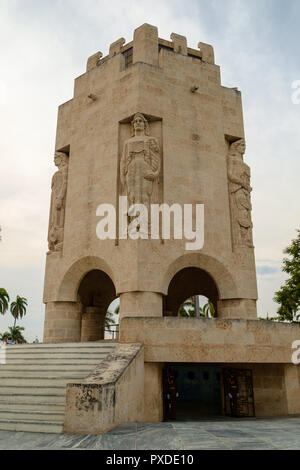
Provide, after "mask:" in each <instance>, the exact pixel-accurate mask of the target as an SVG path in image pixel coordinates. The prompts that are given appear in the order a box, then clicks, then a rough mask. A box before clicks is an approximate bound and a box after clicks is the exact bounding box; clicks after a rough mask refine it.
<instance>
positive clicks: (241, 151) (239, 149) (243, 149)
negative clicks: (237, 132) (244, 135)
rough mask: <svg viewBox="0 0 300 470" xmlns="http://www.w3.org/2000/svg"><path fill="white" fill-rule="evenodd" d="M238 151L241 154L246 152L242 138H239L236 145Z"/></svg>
mask: <svg viewBox="0 0 300 470" xmlns="http://www.w3.org/2000/svg"><path fill="white" fill-rule="evenodd" d="M237 150H238V152H240V153H241V154H242V155H243V154H244V153H245V152H246V143H245V141H244V140H241V141H240V143H239V145H238V147H237Z"/></svg>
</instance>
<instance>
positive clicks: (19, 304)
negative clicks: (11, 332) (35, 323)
mask: <svg viewBox="0 0 300 470" xmlns="http://www.w3.org/2000/svg"><path fill="white" fill-rule="evenodd" d="M26 308H27V299H25V297H19V296H18V295H17V298H16V300H15V302H12V303H11V305H10V313H11V314H12V316H13V317H14V319H15V322H14V327H15V326H16V321H17V320H18V319H19V318H21V319H22V318H23V317H25V315H26Z"/></svg>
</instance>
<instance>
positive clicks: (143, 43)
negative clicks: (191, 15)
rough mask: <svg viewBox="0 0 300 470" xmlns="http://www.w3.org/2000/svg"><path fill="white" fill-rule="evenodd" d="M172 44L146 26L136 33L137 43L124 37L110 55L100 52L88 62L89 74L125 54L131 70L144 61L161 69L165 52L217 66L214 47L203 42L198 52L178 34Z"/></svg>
mask: <svg viewBox="0 0 300 470" xmlns="http://www.w3.org/2000/svg"><path fill="white" fill-rule="evenodd" d="M170 39H171V41H167V40H165V39H161V38H159V37H158V29H157V28H156V27H155V26H151V25H149V24H143V25H142V26H140V27H139V28H137V29H136V30H135V32H134V38H133V41H131V42H129V43H127V44H126V41H125V39H124V38H120V39H118V40H117V41H115V42H113V43H112V44H111V45H110V48H109V54H108V55H107V56H105V57H103V54H102V52H100V51H99V52H96V53H95V54H93V55H92V56H91V57H89V59H88V61H87V72H89V71H90V70H92V69H93V68H95V67H101V65H103V64H104V63H105V62H107V61H108V60H110V59H111V58H112V57H114V56H116V55H118V54H122V56H123V58H124V66H125V68H128V67H130V66H132V65H133V64H135V63H138V62H143V63H146V64H149V65H154V66H159V56H160V53H161V51H162V50H168V51H170V52H173V53H176V54H181V55H184V56H187V57H191V58H192V59H198V60H199V61H201V62H203V63H207V64H213V65H214V64H215V58H214V49H213V47H212V46H211V45H209V44H205V43H203V42H199V44H198V50H197V49H192V48H189V47H188V46H187V39H186V37H185V36H181V35H179V34H176V33H172V34H171V36H170Z"/></svg>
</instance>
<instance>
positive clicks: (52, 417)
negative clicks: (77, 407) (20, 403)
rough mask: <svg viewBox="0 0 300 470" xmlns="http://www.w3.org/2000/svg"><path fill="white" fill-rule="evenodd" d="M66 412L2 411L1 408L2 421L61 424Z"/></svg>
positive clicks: (0, 417) (0, 416)
mask: <svg viewBox="0 0 300 470" xmlns="http://www.w3.org/2000/svg"><path fill="white" fill-rule="evenodd" d="M64 415H65V412H64V411H35V410H16V409H15V410H2V409H1V408H0V421H1V419H7V420H11V419H14V420H18V421H22V420H25V419H26V420H31V421H43V422H44V421H48V422H49V421H51V422H59V423H61V422H62V421H63V420H64Z"/></svg>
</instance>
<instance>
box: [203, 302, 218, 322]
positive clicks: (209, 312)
mask: <svg viewBox="0 0 300 470" xmlns="http://www.w3.org/2000/svg"><path fill="white" fill-rule="evenodd" d="M203 313H204V316H205V317H206V318H215V316H216V309H215V306H214V304H213V303H212V302H211V301H210V300H209V301H208V302H207V304H206V305H204V307H203Z"/></svg>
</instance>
